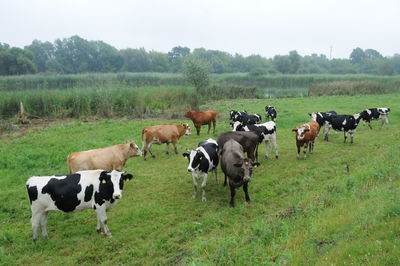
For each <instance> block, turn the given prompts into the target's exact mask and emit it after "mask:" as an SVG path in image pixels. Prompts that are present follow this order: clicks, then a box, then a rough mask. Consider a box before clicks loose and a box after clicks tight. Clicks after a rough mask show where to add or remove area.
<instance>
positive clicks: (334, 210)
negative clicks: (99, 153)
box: [0, 94, 400, 265]
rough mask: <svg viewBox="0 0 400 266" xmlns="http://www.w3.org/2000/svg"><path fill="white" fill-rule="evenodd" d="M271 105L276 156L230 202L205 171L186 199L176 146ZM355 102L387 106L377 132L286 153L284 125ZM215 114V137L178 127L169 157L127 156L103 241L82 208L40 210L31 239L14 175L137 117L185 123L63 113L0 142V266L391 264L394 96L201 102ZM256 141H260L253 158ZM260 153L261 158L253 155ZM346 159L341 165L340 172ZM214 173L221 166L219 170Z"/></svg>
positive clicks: (108, 141)
mask: <svg viewBox="0 0 400 266" xmlns="http://www.w3.org/2000/svg"><path fill="white" fill-rule="evenodd" d="M266 104H271V105H274V106H276V108H277V110H278V120H277V128H278V145H279V155H280V158H279V160H275V159H271V160H269V161H265V160H264V159H261V163H262V164H261V166H260V167H258V168H256V169H254V174H253V180H252V181H251V183H250V185H249V192H250V197H251V199H252V203H251V204H247V203H246V202H245V200H244V193H243V192H242V190H239V191H238V193H237V195H236V207H235V208H229V207H228V206H229V204H228V202H229V189H228V188H225V187H223V186H222V185H216V184H215V182H214V177H213V175H211V177H210V179H209V182H208V185H207V202H201V198H200V197H198V198H197V199H195V200H193V199H191V193H192V180H191V177H190V175H189V174H188V173H187V171H186V167H187V160H186V159H184V158H183V157H182V156H181V155H180V154H181V153H182V152H183V151H184V150H185V149H186V148H193V147H195V146H196V145H197V143H198V142H199V141H201V140H204V139H207V138H209V137H212V138H214V139H215V138H217V136H218V135H219V133H221V132H224V131H227V130H230V127H229V124H228V123H227V121H228V111H229V110H231V109H240V110H242V109H246V110H247V111H249V112H251V113H255V112H257V113H262V112H263V107H264V106H265V105H266ZM366 107H390V108H391V109H392V111H391V113H390V115H389V119H390V126H389V128H388V129H386V128H384V129H379V128H378V123H380V122H372V125H373V130H370V129H369V128H368V127H363V126H362V125H360V127H359V128H358V129H357V132H356V133H355V138H354V141H355V143H354V144H352V145H351V144H343V134H342V133H338V134H335V133H332V134H331V137H330V142H324V141H323V140H322V136H320V137H319V139H318V140H317V142H316V145H315V154H314V155H311V156H308V158H307V160H305V161H304V160H296V148H295V140H294V136H293V132H291V129H292V128H293V127H295V126H297V125H300V124H302V123H304V122H306V121H308V115H307V113H308V112H312V111H326V110H336V111H338V112H339V113H342V114H344V113H348V114H353V113H356V112H359V111H361V110H363V109H364V108H366ZM207 108H214V109H216V110H217V111H218V112H219V114H220V117H219V120H218V124H217V133H216V134H210V135H207V134H206V130H205V128H204V127H203V129H202V132H201V134H200V136H199V137H198V136H196V135H192V136H188V137H187V136H184V137H182V138H181V140H180V142H179V145H178V147H179V152H180V154H179V155H175V154H173V155H165V154H163V153H162V152H163V151H164V150H165V145H163V146H156V145H154V146H153V151H154V153H155V155H156V156H157V158H156V159H151V158H149V159H148V160H147V161H146V162H144V161H143V159H142V158H132V159H130V160H128V162H127V165H126V171H127V172H130V173H133V174H134V175H135V176H136V179H134V180H132V181H130V182H128V183H127V184H126V186H125V190H124V192H123V197H122V199H121V200H120V201H119V202H118V204H117V205H116V206H115V208H114V209H112V210H111V211H110V212H108V218H109V228H110V230H111V232H112V233H113V238H111V239H108V238H105V237H104V236H102V235H98V234H97V233H96V232H95V226H96V218H95V213H94V211H93V210H86V211H81V212H76V213H68V214H66V213H61V212H51V213H50V215H49V221H48V232H49V236H50V239H49V240H47V241H46V240H43V239H39V241H38V242H37V243H36V244H33V243H32V242H31V228H30V226H31V225H30V221H29V219H30V209H29V201H28V199H27V195H26V192H25V182H26V180H27V179H28V178H29V177H30V176H33V175H51V174H63V173H66V172H67V167H66V157H67V155H68V154H69V153H70V152H72V151H78V150H86V149H92V148H97V147H103V146H108V145H113V144H117V143H122V142H123V141H125V140H136V141H137V142H138V143H139V144H140V145H139V146H141V141H140V131H141V128H142V127H143V126H148V125H154V124H159V123H165V122H184V121H187V120H174V121H170V120H168V121H167V120H103V121H100V122H97V123H83V122H80V121H76V122H72V123H69V124H63V123H62V121H61V122H59V123H56V124H53V125H52V126H50V127H47V128H45V129H43V130H36V131H28V132H27V133H26V134H25V135H24V136H22V137H18V138H17V137H8V138H3V139H1V140H0V187H1V189H0V264H3V265H8V264H45V265H55V264H64V265H71V264H107V265H109V264H137V265H143V264H145V265H149V264H196V265H198V264H206V265H215V264H224V265H225V264H230V265H231V264H238V265H243V264H246V265H258V264H289V265H310V264H318V265H324V264H339V265H343V264H350V263H354V264H356V265H394V264H398V263H399V260H400V251H399V248H398V247H399V245H400V207H399V195H400V194H399V193H400V186H399V185H400V164H399V158H400V141H399V137H400V133H399V132H400V131H399V130H400V111H399V110H400V95H399V94H394V95H374V96H353V97H349V96H333V97H306V98H290V99H273V100H234V101H232V100H229V101H228V100H223V101H217V102H210V103H209V104H207V105H206V106H202V109H207ZM264 152H265V146H264V145H263V146H261V147H260V155H263V154H264ZM261 158H263V157H261ZM346 165H348V166H349V170H350V171H349V172H347V170H346ZM219 176H220V180H221V179H223V178H222V177H223V174H222V172H221V171H220V170H219Z"/></svg>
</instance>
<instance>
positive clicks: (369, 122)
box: [367, 120, 372, 129]
mask: <svg viewBox="0 0 400 266" xmlns="http://www.w3.org/2000/svg"><path fill="white" fill-rule="evenodd" d="M367 122H368V126H369V129H372V126H371V120H368V121H367Z"/></svg>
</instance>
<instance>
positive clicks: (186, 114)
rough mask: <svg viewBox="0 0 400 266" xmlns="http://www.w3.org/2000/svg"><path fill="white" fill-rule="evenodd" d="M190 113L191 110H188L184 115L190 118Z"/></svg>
mask: <svg viewBox="0 0 400 266" xmlns="http://www.w3.org/2000/svg"><path fill="white" fill-rule="evenodd" d="M192 113H193V110H188V111H186V112H185V114H184V116H185V117H187V118H192Z"/></svg>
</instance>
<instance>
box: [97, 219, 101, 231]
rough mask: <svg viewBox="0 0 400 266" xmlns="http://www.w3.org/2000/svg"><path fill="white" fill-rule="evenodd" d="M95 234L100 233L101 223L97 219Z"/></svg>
mask: <svg viewBox="0 0 400 266" xmlns="http://www.w3.org/2000/svg"><path fill="white" fill-rule="evenodd" d="M96 232H97V233H100V232H101V222H100V220H99V218H97V225H96Z"/></svg>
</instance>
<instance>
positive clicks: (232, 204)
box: [229, 181, 236, 208]
mask: <svg viewBox="0 0 400 266" xmlns="http://www.w3.org/2000/svg"><path fill="white" fill-rule="evenodd" d="M229 188H230V189H231V201H230V202H229V205H230V206H231V207H232V208H233V207H235V193H236V191H235V187H234V186H233V184H231V182H230V181H229Z"/></svg>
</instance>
